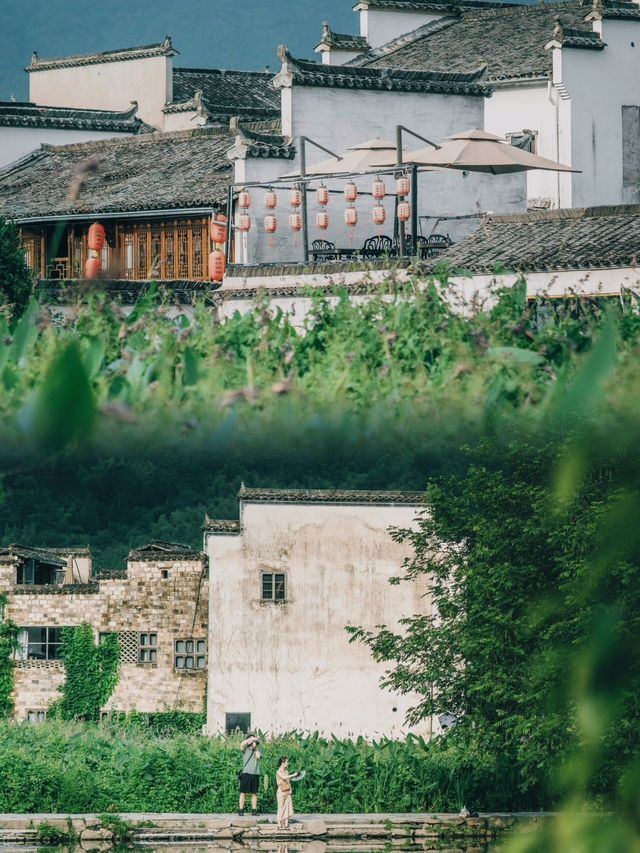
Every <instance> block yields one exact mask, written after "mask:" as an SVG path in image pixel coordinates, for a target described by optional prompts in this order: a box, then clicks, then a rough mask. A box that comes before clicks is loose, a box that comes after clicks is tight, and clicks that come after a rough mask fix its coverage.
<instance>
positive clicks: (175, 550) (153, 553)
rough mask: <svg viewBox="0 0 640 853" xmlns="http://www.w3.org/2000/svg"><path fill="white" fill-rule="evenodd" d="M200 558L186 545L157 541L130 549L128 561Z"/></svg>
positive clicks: (199, 554)
mask: <svg viewBox="0 0 640 853" xmlns="http://www.w3.org/2000/svg"><path fill="white" fill-rule="evenodd" d="M201 557H202V554H201V553H200V552H199V551H194V550H193V548H190V547H189V546H188V545H183V544H182V543H180V542H162V541H159V540H155V541H153V542H150V543H149V544H148V545H142V546H141V547H140V548H132V549H131V551H129V559H130V560H158V561H171V560H180V559H184V560H199V559H201Z"/></svg>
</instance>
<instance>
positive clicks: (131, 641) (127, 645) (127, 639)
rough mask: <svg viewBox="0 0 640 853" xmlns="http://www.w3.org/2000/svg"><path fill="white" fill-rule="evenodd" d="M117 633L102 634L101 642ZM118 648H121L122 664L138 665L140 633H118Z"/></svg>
mask: <svg viewBox="0 0 640 853" xmlns="http://www.w3.org/2000/svg"><path fill="white" fill-rule="evenodd" d="M113 633H115V632H113V631H108V632H101V634H100V642H101V643H102V642H103V641H104V638H105V637H108V636H110V635H111V634H113ZM117 636H118V646H119V648H120V663H138V632H137V631H118V632H117Z"/></svg>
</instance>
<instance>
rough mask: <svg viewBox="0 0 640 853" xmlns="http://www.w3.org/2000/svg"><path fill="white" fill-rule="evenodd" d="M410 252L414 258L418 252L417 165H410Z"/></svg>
mask: <svg viewBox="0 0 640 853" xmlns="http://www.w3.org/2000/svg"><path fill="white" fill-rule="evenodd" d="M411 195H412V197H413V204H412V205H411V243H412V245H411V254H412V255H413V257H414V258H415V257H416V256H417V254H418V167H417V166H412V167H411Z"/></svg>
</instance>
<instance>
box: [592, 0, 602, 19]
mask: <svg viewBox="0 0 640 853" xmlns="http://www.w3.org/2000/svg"><path fill="white" fill-rule="evenodd" d="M591 11H592V12H593V13H594V16H597V17H598V18H602V0H593V3H592V7H591Z"/></svg>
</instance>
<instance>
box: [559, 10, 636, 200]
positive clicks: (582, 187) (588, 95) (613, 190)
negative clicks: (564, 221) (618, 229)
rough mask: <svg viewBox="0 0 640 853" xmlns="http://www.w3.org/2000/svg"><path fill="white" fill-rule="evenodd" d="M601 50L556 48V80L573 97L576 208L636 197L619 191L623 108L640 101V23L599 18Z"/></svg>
mask: <svg viewBox="0 0 640 853" xmlns="http://www.w3.org/2000/svg"><path fill="white" fill-rule="evenodd" d="M602 40H603V41H604V42H605V43H606V45H607V47H606V48H605V49H604V50H601V51H594V50H575V49H570V48H563V49H555V50H554V54H555V55H554V82H556V81H558V82H562V84H563V85H564V86H565V87H566V89H567V91H568V93H569V95H570V98H571V101H570V105H571V157H572V160H571V165H573V166H575V167H576V168H578V169H581V170H582V174H580V175H574V176H573V178H572V204H573V206H574V207H584V206H590V205H602V204H605V205H608V204H624V203H628V202H635V203H637V202H638V201H640V194H638V193H639V192H640V190H636V191H635V192H623V187H622V110H621V108H622V106H623V105H624V106H634V105H635V106H638V105H640V23H639V22H636V21H623V20H610V19H605V20H603V21H602Z"/></svg>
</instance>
